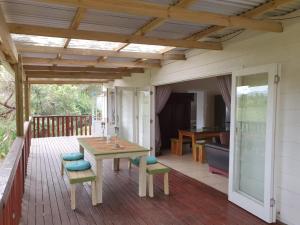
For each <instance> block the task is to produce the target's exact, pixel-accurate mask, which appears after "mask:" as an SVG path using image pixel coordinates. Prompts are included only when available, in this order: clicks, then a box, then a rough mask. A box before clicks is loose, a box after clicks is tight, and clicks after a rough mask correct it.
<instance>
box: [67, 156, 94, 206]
mask: <svg viewBox="0 0 300 225" xmlns="http://www.w3.org/2000/svg"><path fill="white" fill-rule="evenodd" d="M64 156H65V157H64ZM69 156H71V158H72V159H73V160H65V159H70V158H68V157H69ZM80 158H81V156H80V155H78V156H77V157H74V155H72V154H71V155H67V156H66V155H62V168H63V170H66V175H67V177H68V180H69V182H70V185H71V208H72V209H73V210H74V209H75V208H76V184H78V183H84V182H91V186H92V204H93V205H96V204H97V203H96V175H95V174H94V172H93V171H92V170H91V164H90V162H88V161H86V160H83V159H80ZM74 159H76V160H74ZM62 174H63V173H62Z"/></svg>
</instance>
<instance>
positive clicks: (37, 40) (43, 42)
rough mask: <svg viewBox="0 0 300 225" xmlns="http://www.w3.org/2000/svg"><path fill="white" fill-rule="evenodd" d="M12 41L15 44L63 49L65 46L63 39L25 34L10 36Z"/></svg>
mask: <svg viewBox="0 0 300 225" xmlns="http://www.w3.org/2000/svg"><path fill="white" fill-rule="evenodd" d="M12 39H13V40H14V41H15V42H20V43H22V44H26V45H37V46H50V47H63V46H64V45H65V41H66V39H65V38H57V37H45V36H35V35H25V34H12Z"/></svg>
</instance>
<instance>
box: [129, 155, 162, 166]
mask: <svg viewBox="0 0 300 225" xmlns="http://www.w3.org/2000/svg"><path fill="white" fill-rule="evenodd" d="M131 162H132V163H133V164H134V165H136V166H139V165H140V157H137V158H135V159H132V160H131ZM146 162H147V165H151V164H155V163H157V159H156V157H155V156H152V155H150V156H147V159H146Z"/></svg>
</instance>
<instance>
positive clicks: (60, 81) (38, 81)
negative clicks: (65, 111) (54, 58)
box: [27, 79, 113, 84]
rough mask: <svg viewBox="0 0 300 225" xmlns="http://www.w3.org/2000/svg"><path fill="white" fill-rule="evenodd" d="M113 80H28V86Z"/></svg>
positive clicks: (95, 82)
mask: <svg viewBox="0 0 300 225" xmlns="http://www.w3.org/2000/svg"><path fill="white" fill-rule="evenodd" d="M110 81H113V80H110V79H107V80H87V79H76V80H74V79H29V80H28V81H27V82H28V83H29V84H102V83H107V82H110Z"/></svg>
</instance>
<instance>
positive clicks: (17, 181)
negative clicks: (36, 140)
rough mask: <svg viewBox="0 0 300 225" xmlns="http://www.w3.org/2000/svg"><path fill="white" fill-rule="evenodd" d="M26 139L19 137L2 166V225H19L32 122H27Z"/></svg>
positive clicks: (0, 203) (0, 169)
mask: <svg viewBox="0 0 300 225" xmlns="http://www.w3.org/2000/svg"><path fill="white" fill-rule="evenodd" d="M24 130H25V132H24V137H17V138H16V140H15V141H14V142H13V144H12V147H11V149H10V151H9V153H8V154H7V156H6V158H5V160H4V162H3V164H2V165H1V166H0V224H1V225H18V224H19V222H20V218H21V208H22V197H23V193H24V189H25V176H26V172H27V161H28V156H29V151H30V143H31V141H30V140H31V122H30V121H29V122H25V127H24Z"/></svg>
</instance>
